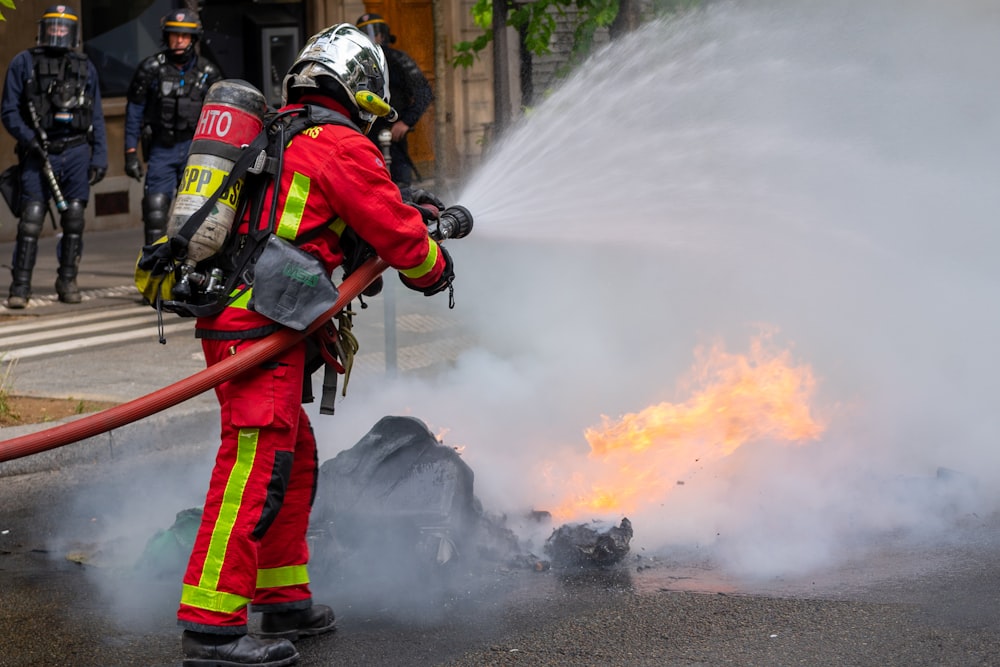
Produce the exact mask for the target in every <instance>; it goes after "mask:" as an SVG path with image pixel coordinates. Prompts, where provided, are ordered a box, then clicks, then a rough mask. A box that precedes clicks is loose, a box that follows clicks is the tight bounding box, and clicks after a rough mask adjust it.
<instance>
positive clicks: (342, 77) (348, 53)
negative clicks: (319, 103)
mask: <svg viewBox="0 0 1000 667" xmlns="http://www.w3.org/2000/svg"><path fill="white" fill-rule="evenodd" d="M329 84H332V85H333V88H332V89H331V88H327V85H329ZM337 88H341V89H343V91H344V92H346V93H347V102H348V103H349V104H351V105H353V111H354V112H356V113H357V114H358V116H359V117H360V118H361V120H362V121H363V122H365V123H371V122H372V121H374V120H375V114H374V113H372V112H371V111H368V110H366V109H365V108H363V107H361V106H359V104H358V100H357V98H356V96H357V94H358V93H361V92H368V93H372V94H374V95H377V96H378V97H380V98H381V99H382V100H383V101H385V102H386V103H388V102H389V68H388V66H387V65H386V62H385V55H384V54H383V53H382V49H381V48H380V47H378V46H376V45H375V44H374V43H372V41H371V40H370V39H368V36H367V35H365V34H364V33H363V32H361V31H360V30H358V29H357V28H356V27H354V26H353V25H351V24H350V23H341V24H339V25H335V26H331V27H329V28H327V29H326V30H324V31H322V32H320V33H317V34H315V35H313V36H312V37H310V38H309V41H308V42H306V45H305V47H303V49H302V51H301V52H300V53H299V55H298V57H297V58H296V59H295V62H294V63H292V66H291V67H290V68H289V70H288V74H287V76H285V80H284V82H283V83H282V96H283V101H284V103H285V104H288V103H289V102H294V101H296V99H298V98H297V96H298V95H301V94H303V93H307V92H309V91H310V89H313V90H315V91H316V92H320V93H322V92H324V90H325V92H327V93H328V94H329V93H330V92H332V91H333V90H336V89H337Z"/></svg>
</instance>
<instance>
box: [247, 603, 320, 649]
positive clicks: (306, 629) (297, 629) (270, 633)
mask: <svg viewBox="0 0 1000 667" xmlns="http://www.w3.org/2000/svg"><path fill="white" fill-rule="evenodd" d="M336 625H337V623H336V621H335V620H334V617H333V610H332V609H330V608H329V607H327V606H326V605H325V604H314V605H313V606H311V607H309V608H308V609H296V610H295V611H275V612H265V613H264V614H263V615H262V616H261V618H260V632H259V633H257V634H259V635H260V636H261V637H281V638H283V639H291V640H292V641H295V640H297V639H299V638H301V637H311V636H313V635H321V634H323V633H324V632H331V631H332V630H336Z"/></svg>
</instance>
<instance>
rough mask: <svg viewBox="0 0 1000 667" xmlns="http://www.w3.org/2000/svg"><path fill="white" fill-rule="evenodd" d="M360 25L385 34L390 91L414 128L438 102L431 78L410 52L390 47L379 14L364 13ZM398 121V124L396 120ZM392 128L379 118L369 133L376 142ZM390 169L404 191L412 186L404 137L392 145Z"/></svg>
mask: <svg viewBox="0 0 1000 667" xmlns="http://www.w3.org/2000/svg"><path fill="white" fill-rule="evenodd" d="M357 26H358V27H359V28H363V29H364V30H365V31H366V32H367V34H368V35H369V36H370V37H374V36H375V35H376V34H381V35H382V38H381V39H382V42H381V47H382V51H383V53H385V60H386V63H387V65H388V67H389V91H390V95H389V97H390V99H391V100H392V106H393V108H394V109H395V110H396V113H397V114H399V118H398V120H399V121H400V122H403V123H405V124H406V125H407V126H409V127H410V128H412V127H413V126H414V125H416V124H417V121H418V120H420V117H421V116H423V115H424V112H425V111H427V107H428V106H430V104H431V102H433V101H434V93H433V91H432V90H431V84H430V82H429V81H427V77H425V76H424V73H423V72H421V71H420V66H419V65H417V63H416V61H415V60H413V58H411V57H410V56H409V55H408V54H407V53H405V52H404V51H400V50H399V49H394V48H392V47H391V46H389V44H390V43H392V42H393V41H395V37H393V36H392V35H390V34H389V25H388V24H387V23H386V21H385V19H383V18H382V17H381V16H379V15H378V14H363V15H362V16H361V17H360V18H358V21H357ZM394 122H395V121H394ZM391 127H392V123H390V122H388V121H387V120H385V119H384V118H379V119H377V120H376V121H375V123H374V125H373V126H372V130H371V131H370V132H369V133H368V136H370V137H371V138H372V139H374V140H376V141H377V140H378V134H379V132H380V131H381V130H383V129H388V128H391ZM389 157H390V158H391V162H390V163H389V170H390V172H391V173H392V180H393V181H394V182H395V183H396V184H397V185H398V186H400V187H401V188H405V187H408V186H410V184H411V183H412V181H413V178H414V171H415V170H414V167H413V159H412V158H411V157H410V148H409V144H408V142H407V140H406V137H405V136H404V137H403V138H402V139H400V140H399V141H394V142H392V144H390V146H389Z"/></svg>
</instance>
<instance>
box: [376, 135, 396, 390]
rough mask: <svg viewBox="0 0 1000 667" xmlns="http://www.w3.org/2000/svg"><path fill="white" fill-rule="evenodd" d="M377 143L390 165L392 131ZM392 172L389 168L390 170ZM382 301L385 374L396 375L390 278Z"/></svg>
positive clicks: (384, 285)
mask: <svg viewBox="0 0 1000 667" xmlns="http://www.w3.org/2000/svg"><path fill="white" fill-rule="evenodd" d="M378 143H379V146H380V147H381V148H382V159H383V160H385V168H386V169H390V168H391V166H392V154H391V150H390V149H391V147H392V132H391V131H390V130H388V129H383V130H381V131H379V133H378ZM389 173H392V171H391V169H390V172H389ZM382 303H383V304H384V308H385V311H384V312H383V319H384V320H385V374H386V377H390V378H394V377H396V375H397V373H398V371H399V366H398V364H397V363H396V360H397V353H398V352H397V351H398V349H399V344H398V343H397V342H396V284H395V282H394V281H392V280H385V279H383V280H382Z"/></svg>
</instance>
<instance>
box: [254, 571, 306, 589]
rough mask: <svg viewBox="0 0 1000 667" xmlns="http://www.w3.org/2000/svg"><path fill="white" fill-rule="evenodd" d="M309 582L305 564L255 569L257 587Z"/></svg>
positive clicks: (274, 586)
mask: <svg viewBox="0 0 1000 667" xmlns="http://www.w3.org/2000/svg"><path fill="white" fill-rule="evenodd" d="M308 583H309V571H308V570H307V569H306V566H305V565H289V566H287V567H274V568H269V569H266V570H257V588H278V587H279V586H299V585H301V584H308Z"/></svg>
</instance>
